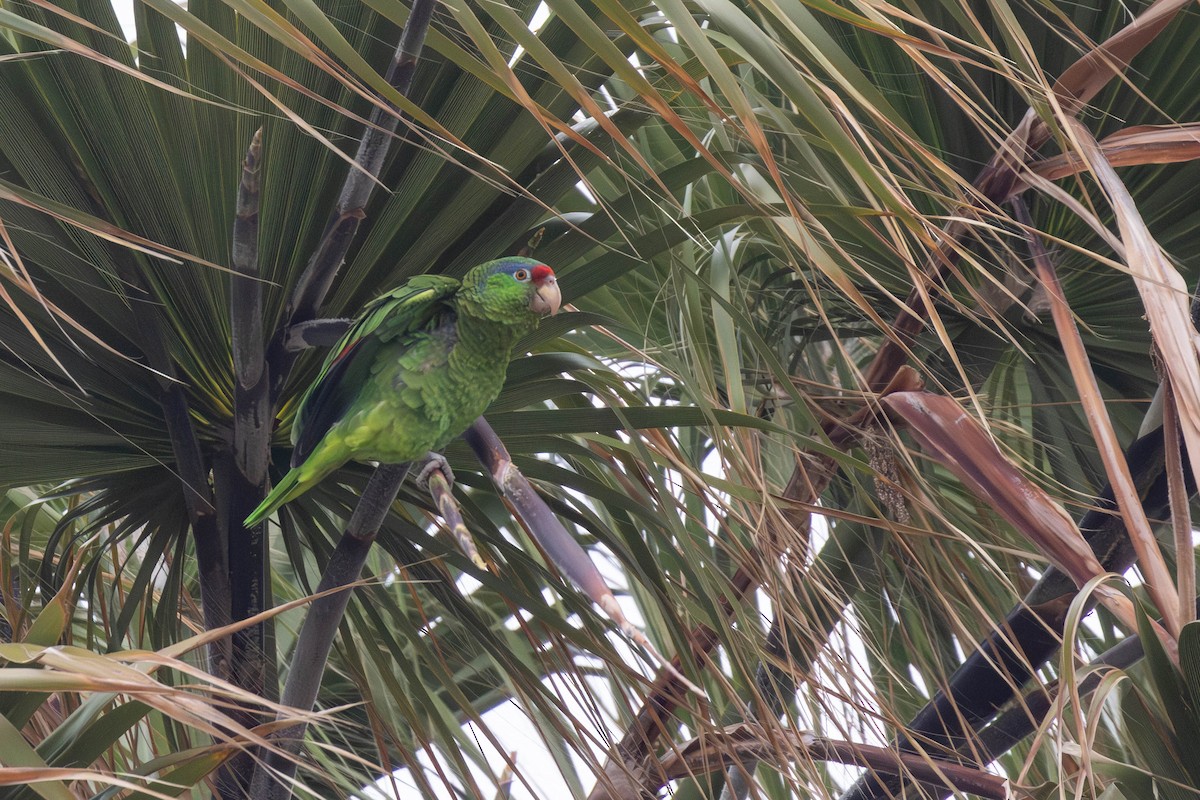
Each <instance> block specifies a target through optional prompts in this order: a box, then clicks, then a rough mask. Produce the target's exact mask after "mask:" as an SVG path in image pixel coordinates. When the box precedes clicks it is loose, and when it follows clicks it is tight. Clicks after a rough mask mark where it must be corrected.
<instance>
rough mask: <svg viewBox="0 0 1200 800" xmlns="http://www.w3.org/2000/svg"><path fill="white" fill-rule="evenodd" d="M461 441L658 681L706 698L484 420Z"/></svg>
mask: <svg viewBox="0 0 1200 800" xmlns="http://www.w3.org/2000/svg"><path fill="white" fill-rule="evenodd" d="M463 438H464V439H465V440H466V442H467V444H468V445H469V446H470V447H471V450H472V451H473V452H474V453H475V457H476V458H478V459H479V461H480V463H482V464H483V465H484V466H485V467H487V470H488V472H489V473H490V474H491V476H492V481H493V483H495V484H496V487H497V488H498V489H499V490H500V493H501V495H502V496H503V498H504V501H505V503H507V504H508V506H509V508H510V509H511V510H512V511H513V513H514V514H515V515H516V518H517V519H518V520H519V521H520V522H521V524H522V525H523V526H524V527H525V529H526V530H527V531H528V532H529V534H530V535H531V536H533V538H534V540H535V541H536V542H537V543H538V545H539V546H541V547H542V548H543V549H544V550H545V551H546V553H547V555H549V556H550V559H551V561H553V562H554V563H555V565H557V566H558V568H559V569H561V570H562V571H563V573H565V574H566V576H567V578H569V579H570V580H571V581H572V582H573V583H574V584H575V585H576V586H578V587H579V588H581V589H582V590H583V591H584V593H585V594H587V596H588V597H589V598H590V599H591V601H592V602H593V603H595V604H596V605H598V606H600V608H601V609H603V611H604V613H605V614H607V615H608V618H609V619H611V620H612V621H613V622H615V623H616V624H617V626H618V627H619V628H620V629H621V632H622V633H623V634H625V635H626V636H628V637H629V638H630V639H632V640H633V641H634V642H635V643H636V644H637V645H638V646H640V647H641V648H643V649H644V650H645V651H646V652H647V653H649V654H650V656H651V657H652V658H653V659H654V660H655V661H656V662H657V663H658V665H659V666H660V667H662V671H661V672H660V674H659V678H660V679H663V678H669V679H670V680H673V681H677V682H678V683H679V684H680V685H681V686H683V687H684V688H685V689H687V690H688V691H690V692H692V693H694V694H697V695H699V696H701V697H705V696H706V695H705V693H704V690H703V689H701V688H700V687H699V686H697V685H696V684H695V683H693V682H692V681H690V680H689V679H688V678H687V677H686V676H685V675H684V674H683V673H682V672H680V667H679V666H676V664H675V661H673V660H668V659H666V658H664V657H663V656H662V654H660V653H659V652H658V649H657V648H656V647H655V646H654V645H653V643H651V641H650V640H649V639H648V638H646V634H645V633H643V632H642V631H641V630H640V629H639V628H638V627H637V626H636V625H634V624H633V623H632V622H630V621H629V619H628V618H627V617H626V616H625V612H624V611H622V610H621V606H620V605H619V604H618V603H617V598H616V596H615V595H614V594H613V592H612V589H610V588H609V587H608V584H607V583H605V581H604V576H603V575H601V574H600V570H599V569H597V568H596V565H595V563H594V562H593V561H592V559H591V557H590V556H589V555H588V553H587V551H586V550H584V549H583V547H581V546H580V545H579V542H578V541H576V540H575V537H574V536H572V535H571V534H570V533H568V532H567V529H566V528H564V527H563V524H562V523H561V522H559V520H558V517H556V516H555V515H554V512H553V511H551V510H550V507H549V506H548V505H546V501H545V500H543V499H542V498H541V496H540V495H539V494H538V493H537V492H536V491H535V490H534V488H533V485H532V484H530V483H529V479H528V478H526V477H525V476H524V475H522V474H521V470H519V469H517V465H516V464H514V463H513V460H512V456H511V455H509V452H508V448H507V447H505V446H504V442H502V441H501V440H500V437H499V436H497V435H496V432H495V431H494V430H493V429H492V426H491V425H490V424H488V421H487V420H486V419H484V418H483V417H480V418H479V419H477V420H475V422H474V424H472V425H471V427H470V428H468V429H467V430H466V432H465V433H464V434H463Z"/></svg>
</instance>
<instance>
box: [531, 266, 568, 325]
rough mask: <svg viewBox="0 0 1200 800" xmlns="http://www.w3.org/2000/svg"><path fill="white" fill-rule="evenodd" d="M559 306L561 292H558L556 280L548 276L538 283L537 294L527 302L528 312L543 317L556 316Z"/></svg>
mask: <svg viewBox="0 0 1200 800" xmlns="http://www.w3.org/2000/svg"><path fill="white" fill-rule="evenodd" d="M561 305H562V292H560V291H559V290H558V279H557V278H555V277H554V275H553V274H550V275H547V276H545V277H544V278H542V279H541V280H540V281H538V287H537V292H536V293H535V294H534V295H533V299H531V300H530V301H529V308H530V310H532V311H533V312H534V313H535V314H541V315H542V316H543V317H544V316H547V315H550V314H557V313H558V307H559V306H561Z"/></svg>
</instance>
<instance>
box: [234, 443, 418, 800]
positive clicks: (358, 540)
mask: <svg viewBox="0 0 1200 800" xmlns="http://www.w3.org/2000/svg"><path fill="white" fill-rule="evenodd" d="M406 474H408V465H407V464H383V465H380V466H379V468H378V469H376V470H375V474H374V475H372V476H371V480H370V481H369V482H368V483H367V488H366V490H365V491H363V495H362V498H361V499H360V500H359V502H358V506H357V507H356V508H355V509H354V514H353V515H352V516H351V517H350V523H349V525H347V526H346V532H345V533H344V534H342V538H341V541H339V542H338V544H337V547H336V548H335V549H334V551H333V555H332V556H331V557H330V559H329V563H328V564H327V565H326V566H325V572H324V574H323V575H322V577H321V583H320V585H319V586H318V587H317V592H318V593H322V592H327V591H330V590H332V589H339V588H342V587H347V586H349V585H350V584H352V583H354V582H355V581H357V580H358V579H359V578H360V577H361V576H362V570H363V566H364V565H365V564H366V562H367V554H368V553H370V551H371V545H372V544H373V543H374V542H375V537H376V536H377V535H378V534H379V528H380V526H381V525H382V524H383V520H384V518H385V517H386V516H387V513H388V509H390V508H391V506H392V502H393V501H394V500H395V499H396V493H397V492H398V491H399V490H400V484H401V483H403V482H404V476H405V475H406ZM350 594H351V591H350V590H345V591H340V592H334V593H332V594H328V595H325V596H324V597H319V598H317V599H316V600H314V601H313V604H312V607H311V608H309V611H308V615H307V616H306V617H305V618H304V625H303V626H302V627H301V628H300V637H299V638H298V639H297V640H296V647H295V650H294V651H293V652H292V658H291V669H290V671H289V672H288V677H287V684H286V685H285V686H284V689H283V698H282V703H283V705H285V706H290V707H292V708H299V709H303V710H305V711H309V710H311V709H312V707H313V704H314V703H315V702H316V700H317V692H318V690H319V689H320V688H321V679H322V677H323V676H324V675H325V664H326V663H327V662H328V660H329V651H330V650H331V649H332V648H333V640H334V638H335V637H336V636H337V631H338V626H339V625H340V624H341V622H342V617H343V616H344V615H345V613H346V604H347V603H349V602H350ZM306 729H307V726H306V725H304V724H300V725H295V726H293V727H290V728H286V729H284V730H281V731H278V732H277V733H275V734H272V735H271V736H270V737H269V738H270V739H271V741H272V742H274V743H275V744H276V745H277V746H278V747H279V748H280V749H281V750H282V751H283V752H284V753H287V754H289V755H291V756H292V758H288V757H286V756H284V755H280V754H278V753H269V754H267V755H265V756H264V763H262V764H259V766H258V767H257V768H256V769H255V771H254V778H253V780H252V781H251V783H250V793H249V795H248V796H249V797H254V798H259V800H287V798H290V797H291V796H292V781H291V779H292V777H293V776H294V775H295V774H296V760H295V756H296V755H297V754H298V753H299V752H300V749H301V747H302V746H303V744H304V733H305V730H306Z"/></svg>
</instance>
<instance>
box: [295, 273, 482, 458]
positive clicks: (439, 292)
mask: <svg viewBox="0 0 1200 800" xmlns="http://www.w3.org/2000/svg"><path fill="white" fill-rule="evenodd" d="M459 285H460V284H459V282H458V281H456V280H454V279H453V278H447V277H444V276H441V275H420V276H418V277H416V278H413V279H411V280H409V281H408V282H407V283H405V284H404V285H403V286H400V287H399V288H397V289H393V290H392V291H391V292H389V293H387V294H385V295H383V296H382V297H380V298H378V299H376V300H373V301H372V302H371V303H370V304H369V305H367V307H366V308H364V309H363V312H362V314H361V315H359V317H358V319H357V320H356V321H355V323H354V325H352V326H351V327H350V330H348V331H346V333H345V335H344V336H342V338H341V341H339V342H338V343H337V344H336V345H334V348H333V350H331V351H330V353H329V356H328V357H326V359H325V364H324V365H323V366H322V367H321V372H320V374H319V375H318V376H317V379H316V381H314V382H313V384H312V386H310V387H309V389H308V391H307V392H305V394H304V397H303V398H302V399H301V400H300V410H299V411H298V412H297V414H296V421H295V422H294V423H293V424H292V443H293V444H294V445H295V449H294V450H293V451H292V466H293V467H296V466H299V465H300V464H302V463H304V461H305V460H306V459H307V458H308V457H309V456H310V455H311V454H312V451H313V449H314V448H315V447H316V446H317V444H318V443H319V442H320V441H321V439H323V438H324V437H325V434H326V433H328V432H329V429H330V428H332V427H333V425H334V424H336V423H337V421H338V420H340V419H341V418H342V417H343V416H344V415H345V413H346V411H347V409H349V408H350V405H351V404H352V403H353V402H354V399H355V398H356V397H357V396H358V393H359V391H360V390H361V389H362V386H363V384H364V383H365V382H366V381H367V380H369V379H370V376H371V369H372V366H373V365H374V362H375V356H376V354H377V353H378V352H379V350H380V349H381V348H382V346H383V345H384V344H386V343H387V342H390V341H391V340H393V339H395V338H397V337H400V336H404V335H407V334H410V333H414V332H416V331H420V330H423V329H430V328H434V327H436V326H437V325H438V324H440V322H441V319H442V318H443V316H444V315H445V314H447V313H452V308H451V307H450V305H449V303H448V302H447V301H448V300H449V299H450V298H451V297H452V296H453V295H454V293H455V292H456V291H457V290H458V288H459Z"/></svg>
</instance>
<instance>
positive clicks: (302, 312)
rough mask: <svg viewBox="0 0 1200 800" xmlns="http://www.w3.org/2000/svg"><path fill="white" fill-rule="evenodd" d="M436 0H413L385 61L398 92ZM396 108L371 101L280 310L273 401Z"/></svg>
mask: <svg viewBox="0 0 1200 800" xmlns="http://www.w3.org/2000/svg"><path fill="white" fill-rule="evenodd" d="M434 4H435V0H414V2H413V5H412V12H411V13H410V14H409V17H408V22H407V23H405V25H404V31H403V32H402V33H401V34H400V43H399V44H398V45H397V46H396V52H395V54H394V55H393V57H392V62H391V64H390V65H389V66H388V70H387V75H386V78H387V81H388V83H389V84H391V86H392V87H393V88H395V89H396V91H397V92H399V93H400V94H407V93H408V91H409V89H410V88H411V87H412V79H413V73H414V72H415V70H416V65H417V59H418V58H419V57H420V54H421V48H422V46H423V45H424V43H425V33H426V32H427V31H428V30H429V21H430V19H431V18H432V16H433V8H434ZM400 118H401V114H400V111H399V109H397V108H396V107H395V106H392V105H390V104H389V105H387V107H380V106H376V107H375V108H374V109H373V110H372V112H371V116H370V118H369V122H370V124H369V125H368V126H367V129H366V130H365V131H364V132H363V135H362V138H361V139H360V140H359V145H358V152H357V153H356V154H355V156H354V163H355V164H356V165H357V168H351V169H350V170H349V172H348V173H347V174H346V180H345V182H344V183H343V184H342V192H341V195H340V196H339V197H338V203H337V207H336V208H335V209H334V212H333V215H332V218H331V219H330V221H329V223H328V225H326V227H325V235H324V236H323V237H322V239H321V243H320V244H319V245H318V246H317V249H316V252H314V253H313V255H312V258H310V259H309V262H308V266H307V267H306V268H305V270H304V274H302V275H301V276H300V279H299V280H298V281H297V282H296V285H295V286H294V287H293V289H292V293H291V296H290V297H289V299H288V304H287V308H286V309H285V312H284V321H283V325H282V326H281V327H280V329H279V332H278V333H277V334H276V336H275V339H274V340H273V341H272V343H271V347H270V350H269V351H268V355H267V361H268V363H269V364H270V366H271V399H272V402H273V403H274V402H278V398H279V393H280V392H281V391H282V390H283V385H284V382H285V381H286V380H287V376H288V374H289V373H290V372H291V368H292V365H293V364H294V363H295V359H296V355H295V352H294V351H291V350H289V349H288V348H287V346H286V340H287V337H288V334H289V331H290V330H291V329H292V327H293V326H295V325H297V324H298V323H301V322H307V321H308V320H311V319H313V318H314V317H316V316H317V312H318V311H319V310H320V308H321V304H322V303H323V302H324V301H325V295H326V294H328V292H329V287H330V286H331V285H332V284H333V279H334V277H336V276H337V272H338V270H339V269H341V266H342V262H343V261H344V260H345V258H346V253H347V252H348V251H349V250H350V244H351V243H352V242H353V241H354V237H355V235H356V234H357V233H358V226H359V223H360V222H361V221H362V220H363V218H364V217H365V216H366V210H365V209H366V206H367V201H368V200H370V198H371V193H372V192H373V191H374V189H375V184H376V179H377V178H378V177H379V173H380V171H381V170H382V169H383V162H384V159H385V158H386V156H387V153H388V150H389V148H390V147H391V142H392V139H393V138H394V135H395V132H396V127H397V126H398V125H399V124H400Z"/></svg>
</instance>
